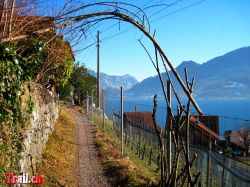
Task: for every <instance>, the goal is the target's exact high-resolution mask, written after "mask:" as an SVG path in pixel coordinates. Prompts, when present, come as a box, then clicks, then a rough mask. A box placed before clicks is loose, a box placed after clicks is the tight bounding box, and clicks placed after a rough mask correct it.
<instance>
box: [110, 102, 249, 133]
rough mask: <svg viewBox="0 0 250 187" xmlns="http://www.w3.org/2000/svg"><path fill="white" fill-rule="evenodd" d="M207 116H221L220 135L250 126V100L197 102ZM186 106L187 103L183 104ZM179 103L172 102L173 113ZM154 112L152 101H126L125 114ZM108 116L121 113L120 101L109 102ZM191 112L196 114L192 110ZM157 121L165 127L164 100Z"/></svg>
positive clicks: (160, 103) (159, 103)
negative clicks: (226, 131)
mask: <svg viewBox="0 0 250 187" xmlns="http://www.w3.org/2000/svg"><path fill="white" fill-rule="evenodd" d="M197 103H198V104H199V106H200V108H201V109H202V111H203V113H204V114H205V115H216V116H219V128H220V135H221V136H223V135H224V131H225V130H235V129H239V128H241V127H246V126H250V100H223V99H221V100H219V99H217V100H207V99H206V100H205V99H204V100H203V99H200V100H197ZM183 104H185V102H183ZM176 107H177V102H176V101H173V102H172V108H173V111H174V112H176V109H175V108H176ZM135 110H136V111H151V112H152V110H153V99H152V100H124V112H131V111H135ZM105 111H106V114H107V115H108V116H109V117H110V116H111V115H112V113H113V112H116V113H119V112H120V101H119V100H107V101H106V104H105ZM191 112H192V113H193V114H195V113H196V112H195V110H194V109H193V108H192V109H191ZM157 121H158V123H159V125H160V126H164V124H165V121H166V104H165V101H164V100H159V101H158V110H157Z"/></svg>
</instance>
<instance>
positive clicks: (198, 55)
mask: <svg viewBox="0 0 250 187" xmlns="http://www.w3.org/2000/svg"><path fill="white" fill-rule="evenodd" d="M174 1H176V0H151V1H147V0H144V1H138V2H137V1H136V2H137V3H136V4H137V5H139V6H142V7H143V6H145V4H146V5H152V4H157V3H158V2H159V3H171V2H174ZM130 2H133V1H130ZM160 10H161V8H157V9H152V10H150V11H148V12H147V14H148V15H149V17H150V21H151V27H152V28H153V29H156V30H157V36H156V38H157V40H158V42H159V43H160V45H161V46H162V47H163V49H164V51H165V52H166V53H167V55H168V57H169V59H170V60H171V62H172V63H173V65H174V67H176V66H178V65H179V64H180V63H181V62H182V61H185V60H193V61H195V62H197V63H204V62H206V61H208V60H210V59H212V58H214V57H216V56H220V55H223V54H224V53H227V52H229V51H231V50H234V49H237V48H240V47H245V46H250V0H203V1H200V0H182V1H180V2H178V3H177V4H176V5H174V6H172V7H170V8H166V9H164V10H162V11H160ZM159 11H160V12H159ZM157 12H158V13H157ZM151 15H153V16H151ZM117 22H118V21H108V22H106V23H103V24H101V25H100V26H99V28H98V29H99V30H100V31H101V71H102V72H104V73H107V74H110V75H124V74H130V75H132V76H134V77H136V78H137V79H138V80H139V81H141V80H143V79H144V78H147V77H149V76H154V75H155V74H156V71H155V70H154V69H153V66H152V64H151V63H150V61H149V59H148V56H147V55H146V53H145V51H144V50H143V48H142V47H141V46H140V44H139V43H138V41H137V39H138V38H140V37H141V32H140V31H138V30H137V29H135V28H133V27H131V26H130V25H128V24H126V23H121V25H120V27H121V28H120V30H119V26H118V25H115V26H113V27H112V25H113V24H114V23H117ZM109 28H110V29H109ZM107 29H108V30H107ZM124 30H125V31H126V32H124ZM127 30H128V31H127ZM114 35H115V36H114ZM95 39H96V33H93V35H92V36H90V40H88V41H86V42H82V44H81V45H82V46H83V47H84V46H88V45H89V44H90V43H91V42H93V41H94V40H95ZM143 41H144V42H146V38H145V37H144V38H143ZM145 44H147V45H148V42H146V43H145ZM76 58H77V60H79V61H80V62H81V63H84V64H85V65H86V66H87V67H89V68H90V69H93V70H96V46H95V45H94V46H92V47H90V48H88V49H87V50H85V51H83V52H81V53H79V54H77V56H76Z"/></svg>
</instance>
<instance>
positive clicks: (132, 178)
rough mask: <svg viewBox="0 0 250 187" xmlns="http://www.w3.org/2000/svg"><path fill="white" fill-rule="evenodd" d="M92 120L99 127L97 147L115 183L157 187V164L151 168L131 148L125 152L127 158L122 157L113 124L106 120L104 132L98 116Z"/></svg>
mask: <svg viewBox="0 0 250 187" xmlns="http://www.w3.org/2000/svg"><path fill="white" fill-rule="evenodd" d="M91 120H93V121H94V122H95V123H96V124H98V126H99V128H97V130H96V140H97V145H98V146H99V150H100V154H101V159H102V162H103V164H104V167H105V170H106V173H107V174H108V175H109V176H110V177H112V178H113V183H114V184H115V185H117V186H118V185H121V186H157V185H156V184H157V181H158V180H159V172H156V168H157V166H156V164H154V163H152V165H150V166H149V165H148V163H147V161H144V160H141V159H139V158H138V156H137V155H136V154H135V152H134V151H133V150H131V149H130V148H129V147H126V148H125V150H124V153H125V155H126V156H122V155H121V154H120V143H119V139H118V138H117V136H116V134H115V133H114V131H112V130H111V129H110V128H111V126H112V123H111V122H110V121H109V120H106V121H105V124H106V127H107V128H106V129H105V130H104V129H103V128H102V120H101V119H100V118H98V116H96V115H93V116H91ZM114 173H115V175H114Z"/></svg>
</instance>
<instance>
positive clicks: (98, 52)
mask: <svg viewBox="0 0 250 187" xmlns="http://www.w3.org/2000/svg"><path fill="white" fill-rule="evenodd" d="M96 104H97V108H100V31H97V101H96Z"/></svg>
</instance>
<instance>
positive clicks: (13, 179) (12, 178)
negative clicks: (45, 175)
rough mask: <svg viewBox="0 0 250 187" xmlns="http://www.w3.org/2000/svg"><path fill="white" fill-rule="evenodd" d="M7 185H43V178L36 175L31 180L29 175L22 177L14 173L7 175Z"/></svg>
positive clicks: (25, 174) (24, 174)
mask: <svg viewBox="0 0 250 187" xmlns="http://www.w3.org/2000/svg"><path fill="white" fill-rule="evenodd" d="M6 177H7V182H6V183H7V184H42V176H41V175H40V174H39V173H36V174H35V175H34V176H32V177H31V178H29V174H28V173H23V174H22V175H14V173H7V174H6Z"/></svg>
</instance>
